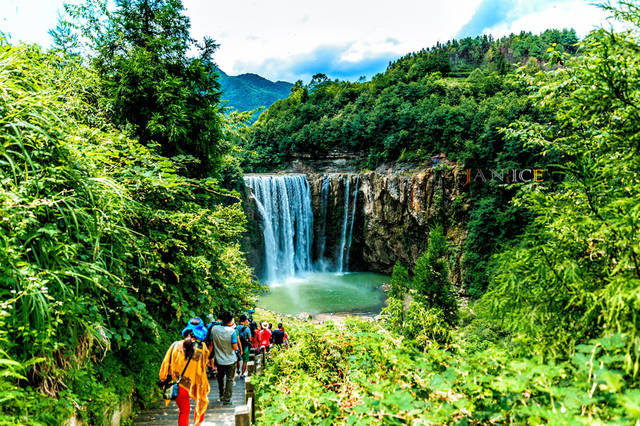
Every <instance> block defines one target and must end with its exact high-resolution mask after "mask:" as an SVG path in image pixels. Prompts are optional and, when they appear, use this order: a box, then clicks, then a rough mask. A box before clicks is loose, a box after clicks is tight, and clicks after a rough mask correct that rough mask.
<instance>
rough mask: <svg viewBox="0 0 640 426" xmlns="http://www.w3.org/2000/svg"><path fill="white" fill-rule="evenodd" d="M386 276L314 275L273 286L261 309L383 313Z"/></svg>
mask: <svg viewBox="0 0 640 426" xmlns="http://www.w3.org/2000/svg"><path fill="white" fill-rule="evenodd" d="M385 282H389V277H388V276H386V275H381V274H375V273H372V272H346V273H335V272H313V273H309V274H305V275H302V276H298V277H294V278H288V279H286V280H284V281H283V282H275V283H271V284H270V286H269V292H268V293H267V294H264V295H262V296H260V299H259V300H258V306H259V307H261V308H265V309H268V310H270V311H274V312H280V313H283V314H297V313H300V312H309V313H310V314H317V313H324V312H375V313H377V312H380V309H382V306H383V305H384V300H385V295H384V292H383V291H382V289H381V288H380V286H381V284H383V283H385Z"/></svg>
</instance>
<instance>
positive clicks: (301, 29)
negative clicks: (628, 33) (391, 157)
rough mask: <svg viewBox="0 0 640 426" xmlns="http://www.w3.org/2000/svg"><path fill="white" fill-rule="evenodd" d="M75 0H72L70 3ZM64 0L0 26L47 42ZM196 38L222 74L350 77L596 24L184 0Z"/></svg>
mask: <svg viewBox="0 0 640 426" xmlns="http://www.w3.org/2000/svg"><path fill="white" fill-rule="evenodd" d="M78 1H79V0H74V2H78ZM63 3H64V1H63V0H0V31H2V32H4V33H8V34H9V35H10V36H11V40H12V41H13V42H17V41H26V42H30V43H38V44H41V45H43V46H48V45H49V44H50V43H51V39H50V36H49V35H48V34H47V31H48V30H49V29H50V28H53V27H55V24H56V21H57V15H58V12H60V11H61V10H62V4H63ZM183 3H184V5H185V8H186V10H187V15H189V17H190V18H191V22H192V34H193V35H194V36H195V37H196V38H201V37H203V36H205V35H206V36H210V37H212V38H214V39H215V40H217V41H218V42H219V43H220V44H221V47H220V49H219V51H218V52H217V53H216V56H215V58H216V62H217V63H218V65H219V66H220V68H222V69H223V70H224V71H225V72H226V73H228V74H232V75H235V74H240V73H246V72H253V73H256V74H260V75H263V76H265V77H267V78H269V79H271V80H274V81H275V80H285V81H295V80H298V79H302V80H304V81H308V80H309V79H310V78H311V76H312V75H313V74H315V73H317V72H323V73H325V74H328V75H329V76H330V77H332V78H342V79H349V80H357V79H358V78H359V77H360V76H366V77H371V76H372V75H374V74H375V73H378V72H381V71H384V69H385V68H386V66H387V64H388V62H389V61H391V60H393V59H396V58H398V57H399V56H402V55H404V54H406V53H409V52H412V51H416V50H420V49H422V48H424V47H429V46H432V45H433V44H435V43H436V42H438V41H441V42H444V41H447V40H449V39H451V38H454V37H456V38H459V37H465V36H476V35H479V34H483V33H489V34H493V35H494V36H496V37H500V36H503V35H506V34H509V33H511V32H516V33H517V32H520V31H523V30H524V31H532V32H534V33H538V32H541V31H544V30H545V29H547V28H559V29H561V28H570V27H571V28H575V29H576V30H577V31H578V34H579V35H584V34H586V33H587V32H588V31H589V30H591V29H593V28H594V27H596V26H598V25H602V24H603V23H604V14H603V13H602V12H601V11H600V10H599V9H598V8H596V7H594V6H592V5H591V2H590V1H583V0H448V1H443V0H394V1H393V2H389V1H384V2H383V1H378V0H324V1H322V2H318V1H313V2H311V1H304V0H269V1H264V0H235V1H233V2H231V1H226V2H213V1H211V0H183Z"/></svg>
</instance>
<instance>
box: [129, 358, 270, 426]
mask: <svg viewBox="0 0 640 426" xmlns="http://www.w3.org/2000/svg"><path fill="white" fill-rule="evenodd" d="M256 358H257V359H256ZM267 359H268V358H267V357H266V356H265V355H264V353H263V354H262V355H260V356H258V357H256V356H255V353H254V350H253V348H251V355H250V361H249V364H248V365H247V378H246V379H242V378H240V377H236V380H235V382H234V385H233V397H232V400H231V405H230V406H223V405H222V402H220V397H219V395H218V382H217V381H216V379H215V378H213V379H209V383H210V385H211V392H210V393H209V406H208V407H207V411H206V412H205V414H204V421H203V422H202V425H203V426H205V425H221V426H222V425H224V426H229V425H239V426H245V425H250V424H252V423H253V420H254V417H255V393H254V387H253V384H252V383H251V377H252V376H255V375H256V374H260V373H261V372H262V366H263V365H264V364H265V363H266V362H267ZM193 413H194V402H193V400H192V401H191V411H190V413H189V416H190V419H189V424H190V425H191V424H193ZM133 424H134V425H139V426H143V425H160V426H164V425H166V426H169V425H172V426H175V425H177V424H178V406H177V405H176V403H175V402H173V401H172V402H170V403H169V405H168V406H166V407H165V404H164V400H160V401H158V402H157V403H156V405H155V406H153V407H151V408H150V409H148V410H146V411H143V412H142V413H140V414H139V415H138V416H137V417H136V418H135V419H134V420H133Z"/></svg>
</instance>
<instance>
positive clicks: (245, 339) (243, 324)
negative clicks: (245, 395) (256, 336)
mask: <svg viewBox="0 0 640 426" xmlns="http://www.w3.org/2000/svg"><path fill="white" fill-rule="evenodd" d="M239 323H240V324H239V325H238V328H236V330H237V332H238V337H239V338H240V345H242V369H241V373H240V377H242V378H244V377H245V373H246V371H247V364H248V363H249V353H250V348H251V329H249V319H248V318H247V316H246V315H240V318H239Z"/></svg>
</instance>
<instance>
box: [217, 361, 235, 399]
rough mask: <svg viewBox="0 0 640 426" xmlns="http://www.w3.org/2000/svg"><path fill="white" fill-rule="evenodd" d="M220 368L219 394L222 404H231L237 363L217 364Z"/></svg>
mask: <svg viewBox="0 0 640 426" xmlns="http://www.w3.org/2000/svg"><path fill="white" fill-rule="evenodd" d="M216 366H217V367H218V392H219V393H220V399H222V402H231V396H232V394H233V379H234V377H235V374H236V369H235V362H234V363H233V364H230V365H220V364H216Z"/></svg>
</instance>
